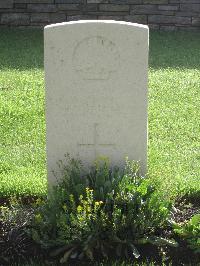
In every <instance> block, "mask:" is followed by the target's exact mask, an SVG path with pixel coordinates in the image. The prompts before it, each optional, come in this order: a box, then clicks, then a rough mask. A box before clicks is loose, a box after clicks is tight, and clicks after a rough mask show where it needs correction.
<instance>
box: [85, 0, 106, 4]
mask: <svg viewBox="0 0 200 266" xmlns="http://www.w3.org/2000/svg"><path fill="white" fill-rule="evenodd" d="M87 3H88V4H99V3H109V1H105V0H87Z"/></svg>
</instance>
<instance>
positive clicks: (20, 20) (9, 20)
mask: <svg viewBox="0 0 200 266" xmlns="http://www.w3.org/2000/svg"><path fill="white" fill-rule="evenodd" d="M1 23H2V24H7V25H16V26H17V25H28V24H29V23H30V17H29V15H28V14H23V13H8V14H2V15H1Z"/></svg>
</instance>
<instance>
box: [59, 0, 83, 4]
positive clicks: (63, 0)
mask: <svg viewBox="0 0 200 266" xmlns="http://www.w3.org/2000/svg"><path fill="white" fill-rule="evenodd" d="M81 3H84V0H55V4H81Z"/></svg>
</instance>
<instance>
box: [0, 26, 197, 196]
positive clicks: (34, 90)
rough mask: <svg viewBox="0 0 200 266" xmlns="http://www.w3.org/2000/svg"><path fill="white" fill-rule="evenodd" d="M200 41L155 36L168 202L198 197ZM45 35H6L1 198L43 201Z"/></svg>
mask: <svg viewBox="0 0 200 266" xmlns="http://www.w3.org/2000/svg"><path fill="white" fill-rule="evenodd" d="M199 43H200V34H199V33H188V32H187V33H184V32H178V33H174V32H173V33H159V32H151V33H150V58H149V150H148V169H149V176H150V177H151V178H152V182H155V183H156V184H157V185H158V186H159V189H160V190H161V192H162V193H164V194H166V195H167V196H169V195H171V196H176V195H182V194H184V193H193V192H196V191H200V180H199V177H200V134H199V130H200V119H199V113H200V111H199V110H200V60H199V59H200V49H199ZM45 158H46V152H45V115H44V70H43V33H42V31H38V30H28V29H26V30H19V29H18V30H17V29H16V30H15V29H8V30H5V29H4V30H2V29H1V30H0V194H1V196H7V195H11V194H20V195H22V194H23V195H24V194H25V195H30V194H31V195H44V194H46V191H47V189H46V188H47V182H46V167H45Z"/></svg>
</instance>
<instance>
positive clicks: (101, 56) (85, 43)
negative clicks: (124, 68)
mask: <svg viewBox="0 0 200 266" xmlns="http://www.w3.org/2000/svg"><path fill="white" fill-rule="evenodd" d="M119 61H120V60H119V52H118V50H117V47H116V45H115V44H114V43H113V42H112V41H110V40H108V39H107V38H105V37H102V36H94V37H88V38H85V39H83V40H81V41H80V42H79V43H78V44H77V45H76V47H75V49H74V53H73V67H74V70H75V71H76V72H77V73H78V75H79V76H80V77H81V78H82V79H84V80H107V79H109V78H110V76H111V74H112V73H114V72H116V71H117V69H118V67H119Z"/></svg>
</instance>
